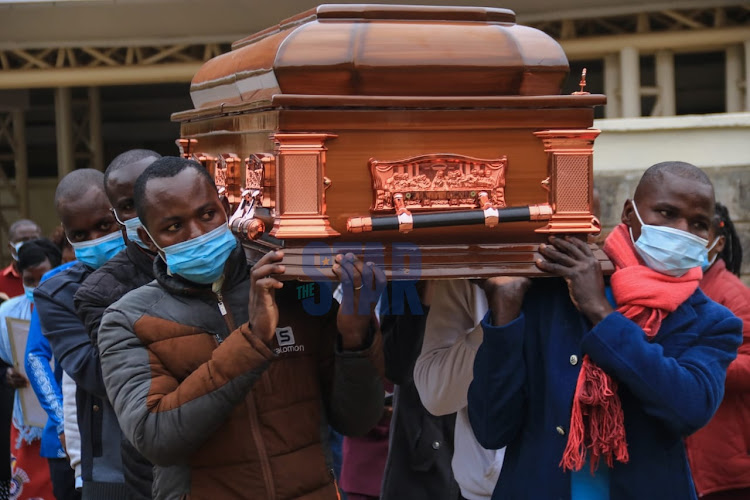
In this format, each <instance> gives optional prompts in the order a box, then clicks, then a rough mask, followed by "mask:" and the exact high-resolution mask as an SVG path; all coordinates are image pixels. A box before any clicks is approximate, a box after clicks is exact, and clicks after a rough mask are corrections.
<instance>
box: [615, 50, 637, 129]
mask: <svg viewBox="0 0 750 500" xmlns="http://www.w3.org/2000/svg"><path fill="white" fill-rule="evenodd" d="M620 95H621V96H622V116H623V117H625V118H634V117H638V116H641V66H640V57H639V55H638V49H636V48H635V47H623V48H622V49H620Z"/></svg>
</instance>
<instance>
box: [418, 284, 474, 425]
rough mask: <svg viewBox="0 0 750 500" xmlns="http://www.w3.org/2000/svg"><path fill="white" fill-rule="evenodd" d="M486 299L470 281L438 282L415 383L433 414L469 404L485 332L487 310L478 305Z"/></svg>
mask: <svg viewBox="0 0 750 500" xmlns="http://www.w3.org/2000/svg"><path fill="white" fill-rule="evenodd" d="M478 294H481V296H478ZM483 302H484V303H486V300H485V299H484V292H482V291H481V290H480V289H479V288H478V287H476V286H474V285H472V284H471V283H470V282H469V280H450V281H448V280H446V281H438V282H437V283H436V286H435V293H434V295H433V300H432V304H431V305H430V313H429V315H428V316H427V323H426V326H425V332H424V342H423V344H422V352H421V354H420V355H419V358H417V363H416V365H415V366H414V384H415V385H416V387H417V390H418V391H419V396H420V398H421V399H422V404H424V407H425V408H427V410H428V411H429V412H430V413H432V414H433V415H448V414H450V413H455V412H457V411H459V410H461V409H462V408H464V407H465V406H466V404H467V394H468V391H469V384H471V381H472V379H473V378H474V357H475V356H476V352H477V349H478V348H479V345H480V344H481V343H482V335H483V332H482V327H481V326H480V325H479V322H480V320H481V315H483V314H484V312H485V311H480V310H478V307H477V305H478V304H481V303H483ZM480 307H481V306H480ZM485 307H486V306H485ZM480 314H481V315H480Z"/></svg>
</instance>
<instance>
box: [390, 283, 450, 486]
mask: <svg viewBox="0 0 750 500" xmlns="http://www.w3.org/2000/svg"><path fill="white" fill-rule="evenodd" d="M389 292H390V290H389ZM387 296H388V297H393V294H392V293H389V294H388V295H387ZM423 309H424V311H423V313H422V314H415V313H413V312H411V311H408V308H407V311H406V312H405V314H403V315H398V316H394V315H390V314H387V313H386V314H384V315H383V318H382V323H381V331H382V334H383V351H384V354H385V375H386V378H388V379H389V380H390V381H391V382H393V383H394V384H396V390H395V393H394V404H393V419H392V420H391V435H390V447H389V450H388V460H387V462H386V466H385V472H384V474H383V487H382V489H381V494H380V498H381V499H382V500H398V499H402V498H408V499H410V500H456V499H458V498H460V491H459V488H458V484H457V483H456V481H455V480H454V479H453V471H452V469H451V459H452V458H453V430H454V428H455V425H456V415H455V414H453V415H445V416H441V417H436V416H434V415H432V414H430V413H429V412H428V411H427V410H426V409H425V407H424V406H423V405H422V401H421V400H420V399H419V393H418V392H417V388H416V386H415V385H414V377H413V373H414V364H415V363H416V361H417V358H418V357H419V353H420V352H421V350H422V339H423V338H424V328H425V321H426V319H427V312H428V311H427V308H426V307H424V306H423Z"/></svg>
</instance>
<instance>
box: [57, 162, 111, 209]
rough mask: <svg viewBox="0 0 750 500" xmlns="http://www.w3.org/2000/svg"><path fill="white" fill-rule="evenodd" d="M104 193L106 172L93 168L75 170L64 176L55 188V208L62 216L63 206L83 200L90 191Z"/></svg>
mask: <svg viewBox="0 0 750 500" xmlns="http://www.w3.org/2000/svg"><path fill="white" fill-rule="evenodd" d="M92 191H97V192H101V193H104V174H103V173H101V172H100V171H98V170H94V169H93V168H81V169H78V170H73V171H72V172H71V173H69V174H68V175H66V176H65V177H63V178H62V180H61V181H60V183H59V184H58V185H57V189H56V190H55V209H56V210H57V215H58V216H59V217H60V218H62V214H61V212H60V211H61V208H62V207H63V206H64V205H65V204H67V203H70V202H73V201H79V200H82V199H83V198H84V197H85V196H86V195H88V194H89V192H92Z"/></svg>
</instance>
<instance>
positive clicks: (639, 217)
mask: <svg viewBox="0 0 750 500" xmlns="http://www.w3.org/2000/svg"><path fill="white" fill-rule="evenodd" d="M630 203H632V205H633V211H634V212H635V216H636V217H637V218H638V222H640V223H641V226H645V225H646V224H644V223H643V219H641V214H639V213H638V207H636V206H635V200H634V199H633V200H630Z"/></svg>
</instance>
